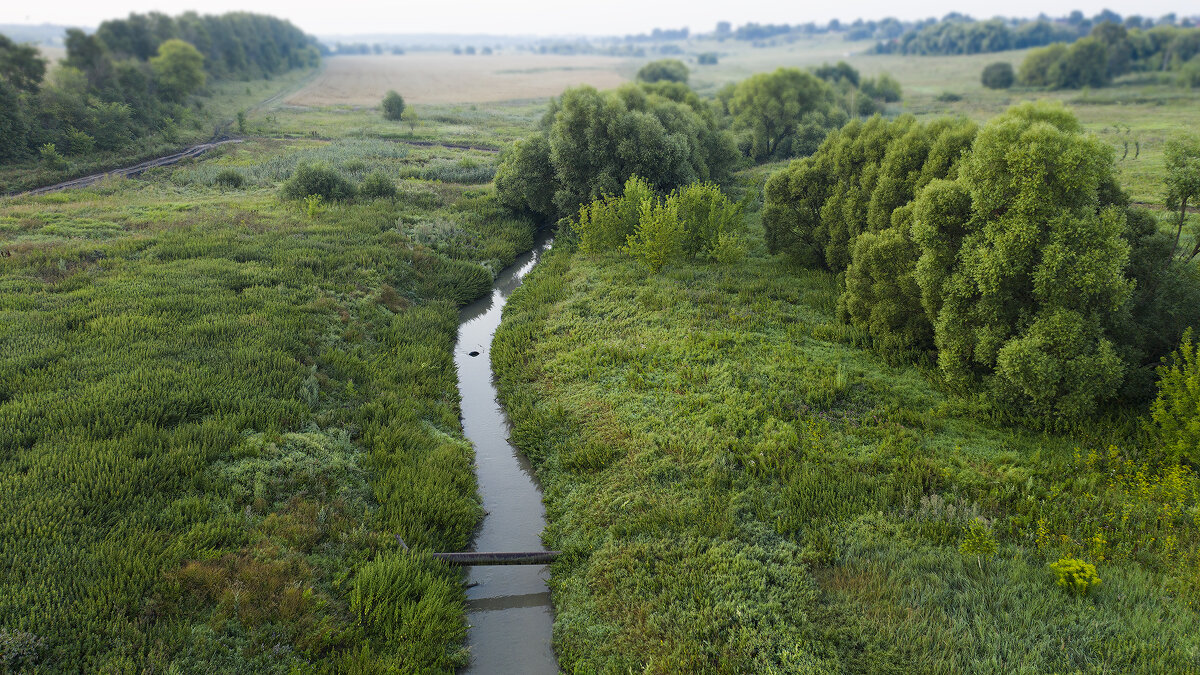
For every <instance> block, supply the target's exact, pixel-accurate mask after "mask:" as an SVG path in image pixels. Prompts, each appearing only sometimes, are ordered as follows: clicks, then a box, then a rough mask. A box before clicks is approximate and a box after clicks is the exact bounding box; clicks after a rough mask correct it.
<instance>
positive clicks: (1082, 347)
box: [763, 103, 1200, 424]
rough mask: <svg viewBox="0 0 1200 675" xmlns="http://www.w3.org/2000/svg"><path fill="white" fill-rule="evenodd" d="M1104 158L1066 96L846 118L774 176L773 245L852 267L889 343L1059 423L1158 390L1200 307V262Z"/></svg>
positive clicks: (857, 291)
mask: <svg viewBox="0 0 1200 675" xmlns="http://www.w3.org/2000/svg"><path fill="white" fill-rule="evenodd" d="M1112 166H1113V157H1112V150H1111V148H1109V147H1108V146H1106V145H1105V144H1103V143H1101V142H1100V141H1098V140H1096V139H1095V138H1092V137H1089V136H1086V135H1084V134H1083V133H1082V130H1081V127H1080V125H1079V122H1078V121H1077V120H1076V119H1075V117H1074V116H1073V115H1072V114H1071V113H1070V112H1069V111H1068V110H1067V109H1066V108H1065V107H1062V106H1061V104H1055V105H1051V104H1044V103H1039V104H1032V103H1029V104H1022V105H1019V106H1016V107H1014V108H1012V109H1010V110H1009V111H1008V112H1007V113H1005V114H1003V115H1001V116H999V117H997V118H995V119H993V120H991V121H990V122H989V123H988V124H987V125H985V126H984V127H983V128H982V129H980V128H977V127H976V125H975V124H974V123H972V122H969V121H965V120H949V119H946V120H938V121H935V122H931V123H929V124H924V125H923V124H920V123H918V122H917V121H916V120H915V119H913V118H912V117H908V116H905V117H901V118H899V119H897V120H895V121H893V122H888V121H885V120H883V119H881V118H878V117H876V118H873V119H871V120H869V121H866V122H852V123H851V124H849V125H847V126H846V127H844V128H843V129H841V130H839V131H838V132H836V133H833V134H830V136H829V137H828V138H827V139H826V140H825V142H824V143H823V144H822V146H821V148H820V149H819V150H818V151H817V152H816V153H815V154H814V155H812V156H811V157H808V158H805V159H803V160H798V161H796V162H793V163H792V164H791V165H790V166H789V167H788V168H786V169H784V170H781V171H779V172H778V173H776V174H774V175H773V176H772V177H771V178H770V179H769V180H768V182H767V186H766V193H765V203H764V210H763V223H764V227H765V230H766V238H767V244H768V247H769V249H770V250H771V251H772V252H775V253H785V254H787V255H790V256H792V257H794V258H795V259H797V260H798V261H800V262H802V263H803V264H805V265H808V266H812V267H819V268H824V269H828V270H831V271H834V272H839V273H842V274H844V280H845V281H844V286H843V291H842V294H841V297H840V298H839V300H838V314H839V316H840V317H841V319H842V320H844V321H846V322H847V323H849V324H851V325H853V326H855V327H857V328H858V329H860V330H861V331H862V332H863V334H864V335H866V336H868V338H869V341H870V343H871V344H872V345H873V347H874V348H875V349H876V350H877V351H879V352H880V353H882V354H884V355H885V356H887V357H889V358H891V359H901V360H908V359H921V358H925V357H928V358H931V359H932V360H933V361H934V362H936V364H937V366H938V368H939V370H940V372H941V374H942V375H943V376H944V377H945V379H946V381H947V382H949V383H950V384H951V385H953V386H956V387H959V388H961V389H962V390H964V391H985V392H987V394H988V400H990V401H991V402H992V403H993V404H994V405H995V406H996V409H997V410H998V411H1000V412H1003V413H1006V414H1013V415H1029V416H1031V417H1033V418H1035V419H1039V420H1041V421H1043V422H1046V423H1054V424H1062V423H1067V422H1071V421H1074V420H1079V419H1081V418H1082V417H1084V416H1086V415H1088V414H1090V413H1092V412H1094V411H1095V410H1096V409H1097V408H1098V407H1099V406H1101V405H1103V404H1104V403H1106V402H1108V401H1113V400H1115V399H1124V400H1142V401H1144V400H1145V399H1146V398H1148V397H1149V396H1151V395H1152V394H1153V383H1154V378H1155V367H1156V366H1157V365H1158V364H1159V362H1160V359H1161V358H1162V357H1164V356H1166V355H1168V354H1169V353H1170V352H1171V350H1172V349H1173V348H1174V347H1175V346H1176V345H1177V344H1179V341H1180V338H1181V337H1182V335H1183V333H1184V330H1185V329H1186V328H1187V327H1188V326H1192V325H1196V323H1197V322H1198V320H1200V274H1198V272H1197V268H1196V266H1195V265H1194V264H1192V263H1191V262H1190V260H1188V259H1187V258H1188V256H1186V255H1184V256H1179V255H1178V254H1177V253H1176V249H1177V242H1176V240H1175V239H1173V238H1172V237H1171V236H1169V235H1167V234H1164V233H1161V232H1159V229H1158V226H1157V221H1156V220H1155V218H1154V217H1153V216H1152V215H1151V214H1150V213H1149V212H1147V211H1144V210H1140V209H1131V208H1129V203H1128V199H1127V197H1126V196H1125V195H1124V194H1123V193H1122V191H1121V190H1120V189H1119V187H1118V186H1117V182H1116V180H1115V177H1114V175H1113V168H1112Z"/></svg>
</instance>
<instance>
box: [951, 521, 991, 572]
mask: <svg viewBox="0 0 1200 675" xmlns="http://www.w3.org/2000/svg"><path fill="white" fill-rule="evenodd" d="M996 548H997V545H996V538H995V537H993V536H992V533H991V531H990V530H988V528H987V526H986V525H984V524H983V523H982V522H980V521H979V519H975V520H973V521H971V526H970V527H968V528H967V530H966V533H965V534H964V535H963V540H962V543H961V544H959V546H958V552H959V554H960V555H962V556H963V557H964V558H975V562H976V564H978V565H979V569H981V570H982V569H983V561H984V560H990V559H991V558H992V556H994V555H996Z"/></svg>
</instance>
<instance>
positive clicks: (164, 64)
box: [150, 39, 205, 101]
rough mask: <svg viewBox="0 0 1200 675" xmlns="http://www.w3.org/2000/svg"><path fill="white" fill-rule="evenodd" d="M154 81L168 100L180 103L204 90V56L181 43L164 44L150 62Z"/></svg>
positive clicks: (179, 41)
mask: <svg viewBox="0 0 1200 675" xmlns="http://www.w3.org/2000/svg"><path fill="white" fill-rule="evenodd" d="M150 67H151V69H153V71H154V80H155V82H157V83H158V86H159V89H160V90H161V91H162V92H163V93H164V94H166V97H167V98H168V99H169V100H174V101H181V100H183V99H184V98H186V97H187V96H188V95H190V94H192V93H194V92H195V91H197V90H198V89H200V88H201V87H203V86H204V80H205V75H204V55H203V54H201V53H200V51H199V50H197V49H196V48H195V47H193V46H192V45H190V44H188V43H186V42H184V41H183V40H174V39H172V40H167V41H166V42H163V43H162V44H160V45H159V46H158V55H157V56H155V57H153V58H151V59H150Z"/></svg>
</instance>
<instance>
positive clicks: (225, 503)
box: [0, 134, 533, 672]
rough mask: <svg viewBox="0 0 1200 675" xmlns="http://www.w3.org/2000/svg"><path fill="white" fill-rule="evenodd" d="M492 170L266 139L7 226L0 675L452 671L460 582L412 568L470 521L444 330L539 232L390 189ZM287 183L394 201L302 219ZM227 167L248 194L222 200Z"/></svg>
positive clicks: (97, 190)
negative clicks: (298, 180)
mask: <svg viewBox="0 0 1200 675" xmlns="http://www.w3.org/2000/svg"><path fill="white" fill-rule="evenodd" d="M491 158H492V155H490V154H487V153H480V152H477V151H470V150H452V149H446V148H421V147H412V146H409V145H405V144H400V143H396V142H393V141H391V140H386V139H381V138H377V137H363V136H362V135H360V134H354V135H353V136H338V137H335V138H333V139H331V140H303V139H287V138H280V137H273V138H272V137H258V138H253V139H250V140H248V141H247V142H245V143H242V144H239V145H236V146H226V148H225V149H223V150H221V151H219V152H214V153H212V154H211V155H207V156H205V157H203V158H201V159H200V160H196V161H190V162H186V163H183V164H181V165H178V166H174V167H166V168H162V169H156V170H155V171H152V172H149V173H147V174H146V175H145V176H144V177H143V178H142V179H139V180H130V179H111V180H107V181H103V182H101V183H100V184H97V185H96V186H93V187H90V188H87V189H83V190H73V191H67V192H62V193H56V194H50V195H45V196H40V197H22V198H10V199H6V200H4V201H3V202H0V250H2V251H3V252H4V255H3V257H0V345H2V346H3V347H2V348H0V429H3V432H2V433H0V438H2V440H0V447H2V448H3V451H2V452H0V458H2V459H0V465H2V467H0V485H2V486H3V488H4V492H3V495H0V550H2V551H3V552H4V556H3V563H0V568H2V569H3V571H4V573H3V574H2V575H0V579H2V581H0V630H2V631H3V632H0V652H2V653H3V654H4V655H5V656H4V658H5V664H6V665H5V667H6V668H11V669H14V670H23V669H27V668H34V667H36V668H37V669H38V670H39V671H40V672H67V671H75V670H86V671H89V672H91V671H127V670H139V671H144V670H155V671H162V670H172V669H176V670H181V671H186V672H190V671H193V670H196V669H200V668H205V669H213V668H215V669H216V670H218V671H221V672H289V671H292V670H304V671H314V672H346V671H359V672H361V671H372V672H374V671H382V670H399V671H405V672H418V671H419V672H449V671H451V670H452V669H453V668H454V667H456V666H458V665H461V664H463V663H464V662H465V652H464V651H463V650H462V644H461V643H462V638H463V636H464V634H465V629H466V624H465V621H464V619H463V601H464V596H463V591H462V586H461V583H460V580H459V575H458V574H456V573H455V572H452V571H450V570H449V569H448V568H446V567H445V566H444V565H442V564H435V563H433V562H431V561H430V560H429V559H428V558H426V557H423V556H422V554H421V552H422V551H429V550H456V549H461V548H463V547H464V546H465V545H466V544H467V542H468V540H469V537H470V536H471V533H472V532H473V531H474V528H475V526H476V523H477V521H478V519H479V517H480V515H481V514H480V508H479V502H478V498H477V496H476V492H475V477H474V473H473V468H472V451H471V448H470V446H469V445H468V444H467V443H466V442H465V441H464V440H463V438H462V434H461V428H460V425H459V415H458V395H457V389H456V382H455V377H454V367H453V359H452V354H451V348H452V345H453V340H454V336H455V332H456V328H457V312H456V309H457V307H458V306H460V305H462V304H464V303H466V302H468V301H469V300H472V299H474V298H475V297H476V296H478V295H480V294H482V293H485V292H486V291H487V290H488V289H489V288H490V285H491V280H492V273H493V272H494V271H497V270H499V269H501V268H502V267H504V266H505V265H507V264H509V263H511V262H512V260H513V259H514V258H515V257H516V254H517V253H518V252H519V251H522V250H526V249H528V248H529V247H530V246H531V245H532V230H533V228H532V225H531V223H529V222H528V221H523V220H520V219H514V218H512V217H511V216H508V215H507V214H505V213H503V212H502V211H501V210H500V208H499V207H498V205H497V204H496V203H495V199H494V197H493V195H492V192H491V190H490V188H487V187H486V186H484V187H470V186H463V185H455V184H451V183H447V182H439V181H430V180H425V179H420V178H403V179H402V178H401V176H416V175H421V173H422V171H425V170H427V169H428V167H429V166H430V165H431V164H432V166H434V167H438V166H442V165H443V164H445V165H449V166H451V167H455V166H459V164H472V163H474V164H475V166H476V167H477V168H479V167H481V168H490V167H491V166H492V165H491V164H483V162H484V161H485V160H489V159H491ZM300 161H323V162H326V163H328V164H330V165H332V166H334V167H335V168H338V169H339V170H341V171H343V172H344V173H345V174H346V175H347V176H349V177H350V178H351V180H359V179H360V178H361V177H362V176H365V175H367V174H369V173H371V172H374V171H382V172H384V173H385V174H386V175H389V176H391V177H393V179H394V180H397V181H398V183H399V195H398V197H397V199H396V200H394V201H393V200H378V201H373V202H370V201H356V202H351V203H334V204H328V205H326V206H325V208H324V209H323V210H321V211H320V213H319V214H317V215H315V216H311V215H308V214H306V213H305V212H304V209H303V208H302V206H301V205H299V204H292V203H288V202H284V201H281V199H280V197H279V184H280V182H281V181H282V180H283V179H285V178H286V177H287V176H288V175H290V173H291V171H292V170H293V169H294V168H295V166H296V165H297V164H298V163H299V162H300ZM439 162H440V164H439ZM231 168H232V169H234V170H236V171H238V172H240V173H241V174H243V175H244V177H245V178H246V182H245V184H244V185H243V187H242V188H239V189H229V188H223V187H220V186H217V185H214V181H213V178H214V177H215V175H216V174H217V173H218V172H219V171H221V170H223V169H231ZM431 223H436V224H437V226H436V227H435V226H432V225H430V224H431ZM396 536H401V537H403V539H404V540H405V541H406V542H407V543H408V544H409V545H410V546H412V547H413V549H414V551H416V553H413V554H408V553H403V552H402V551H401V550H400V548H399V545H398V543H397V541H396V539H395V537H396Z"/></svg>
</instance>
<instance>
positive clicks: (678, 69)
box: [637, 59, 688, 84]
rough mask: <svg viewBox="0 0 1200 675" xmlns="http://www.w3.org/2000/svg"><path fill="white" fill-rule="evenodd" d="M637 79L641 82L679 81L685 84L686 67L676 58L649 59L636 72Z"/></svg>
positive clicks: (686, 77)
mask: <svg viewBox="0 0 1200 675" xmlns="http://www.w3.org/2000/svg"><path fill="white" fill-rule="evenodd" d="M637 79H638V80H640V81H642V82H651V83H653V82H679V83H682V84H687V81H688V67H687V66H686V65H684V63H683V62H682V61H679V60H677V59H661V60H659V61H651V62H650V63H647V64H646V65H644V66H642V67H641V69H640V70H638V72H637Z"/></svg>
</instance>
